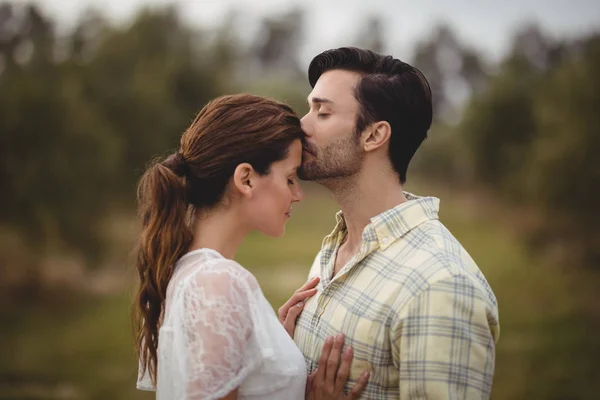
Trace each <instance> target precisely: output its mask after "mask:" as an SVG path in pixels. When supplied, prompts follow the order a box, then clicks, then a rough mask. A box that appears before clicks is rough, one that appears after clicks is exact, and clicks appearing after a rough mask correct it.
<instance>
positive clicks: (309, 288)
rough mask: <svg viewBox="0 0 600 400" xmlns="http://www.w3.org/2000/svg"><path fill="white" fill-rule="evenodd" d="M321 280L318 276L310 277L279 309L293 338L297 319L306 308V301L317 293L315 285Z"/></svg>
mask: <svg viewBox="0 0 600 400" xmlns="http://www.w3.org/2000/svg"><path fill="white" fill-rule="evenodd" d="M319 280H320V279H319V277H318V276H317V277H314V278H312V279H310V280H309V281H308V282H306V283H305V284H304V285H303V286H302V287H301V288H300V289H298V290H296V291H295V292H294V294H293V295H292V297H290V299H289V300H288V301H286V302H285V304H284V305H282V306H281V307H280V308H279V310H278V311H277V315H278V316H279V322H281V324H282V325H283V327H284V328H285V330H286V331H287V333H288V335H290V337H291V338H292V339H293V338H294V330H296V319H297V318H298V316H299V315H300V313H301V312H302V309H303V308H304V301H305V300H306V299H308V298H309V297H311V296H314V294H315V293H317V289H316V288H315V287H316V286H317V284H318V283H319Z"/></svg>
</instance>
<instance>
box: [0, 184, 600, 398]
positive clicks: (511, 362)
mask: <svg viewBox="0 0 600 400" xmlns="http://www.w3.org/2000/svg"><path fill="white" fill-rule="evenodd" d="M411 189H412V190H415V191H416V192H417V193H418V194H422V193H424V192H427V193H428V194H433V195H437V196H439V197H441V199H442V202H441V219H442V221H443V222H444V223H446V225H447V226H448V227H449V229H450V230H451V231H452V232H453V233H454V234H455V236H456V237H457V238H458V239H459V240H460V241H461V242H462V243H463V245H464V246H465V247H466V248H467V250H468V251H469V252H470V253H471V255H472V256H473V257H474V259H475V260H476V261H477V262H478V264H479V266H480V268H481V269H482V271H483V272H484V274H485V275H486V277H487V278H488V280H489V282H490V284H491V286H492V288H493V289H494V291H495V293H496V295H497V297H498V301H499V307H500V324H501V335H500V343H499V345H498V349H497V363H496V376H495V381H494V389H493V396H492V398H493V399H498V400H501V399H502V400H504V399H506V400H508V399H511V400H512V399H549V400H553V399H555V400H559V399H561V400H566V399H598V398H600V394H599V393H600V385H599V382H600V335H599V334H598V330H599V328H600V323H598V321H599V318H598V315H599V314H600V307H598V295H597V294H596V291H595V290H594V287H595V285H596V286H597V283H598V282H599V281H600V279H599V277H598V275H597V274H593V273H591V272H582V271H580V270H579V268H578V266H577V265H564V266H552V265H548V263H547V262H545V261H542V259H541V258H539V257H536V256H534V255H532V254H530V253H529V252H528V251H527V250H526V249H525V247H524V246H523V245H522V244H521V243H520V241H519V240H518V235H517V233H516V232H514V229H511V225H510V222H507V219H506V215H507V213H506V212H505V211H506V210H501V209H500V211H498V209H494V210H490V209H488V208H486V206H485V205H478V204H473V203H469V202H465V201H464V199H463V198H462V197H461V196H456V195H453V194H452V193H451V192H449V191H446V190H442V189H441V188H426V189H423V188H418V189H414V188H411V187H408V190H411ZM311 194H312V195H311ZM336 209H337V208H336V206H335V204H334V202H333V200H332V199H331V197H329V196H328V195H326V194H324V192H323V191H315V190H311V191H310V193H309V196H307V200H305V201H304V202H303V203H302V204H299V205H297V206H296V207H295V208H294V216H293V218H292V220H291V221H290V222H289V224H288V228H287V234H286V235H285V236H284V237H283V238H279V239H272V238H267V237H264V236H262V235H259V234H253V235H252V236H251V237H249V238H248V240H247V241H246V242H245V243H244V245H243V248H242V249H241V250H240V252H239V255H238V261H240V262H241V263H242V264H243V265H245V266H246V267H247V268H248V269H250V270H251V271H252V272H253V273H254V274H255V275H256V276H257V278H258V280H259V282H260V283H261V285H262V287H263V291H264V292H265V295H266V296H267V297H268V299H269V301H270V302H271V304H272V305H273V306H274V307H275V308H277V307H278V306H279V305H280V304H281V303H282V302H283V301H285V300H286V299H287V298H288V296H289V295H290V294H291V292H292V291H293V290H294V289H295V288H296V287H297V286H298V285H300V284H301V283H302V282H303V281H304V279H305V276H306V273H307V272H308V268H309V266H310V264H311V262H312V259H313V257H314V255H315V254H316V252H317V251H318V249H319V247H320V244H321V241H322V238H323V236H324V235H326V234H327V233H328V232H329V231H330V230H331V229H332V228H333V225H334V223H335V219H334V213H335V211H336ZM125 253H126V251H125V250H122V251H121V252H120V253H119V252H117V254H120V255H121V256H120V257H117V260H122V261H123V264H125V260H126V259H127V255H126V254H125ZM118 274H119V275H118V279H119V280H122V281H123V282H127V283H126V284H125V285H123V286H124V287H125V289H124V290H122V289H121V290H118V291H116V292H115V291H112V293H111V294H110V295H102V296H99V295H73V294H69V293H67V292H59V293H54V294H53V295H52V296H50V297H47V298H44V301H41V302H36V303H34V304H29V305H21V306H18V307H17V306H14V305H13V306H11V307H0V324H1V325H0V326H1V328H0V399H4V400H7V399H21V400H24V399H81V400H87V399H90V400H91V399H94V400H96V399H98V400H99V399H115V400H118V399H132V400H135V399H151V398H153V396H152V395H151V394H149V393H144V392H139V391H137V390H135V376H136V361H135V360H134V358H133V351H132V340H131V327H130V319H129V302H130V299H131V294H132V288H133V283H132V282H133V280H132V277H133V276H134V275H133V273H132V270H131V267H130V266H127V265H123V267H122V269H121V270H120V272H119V273H118Z"/></svg>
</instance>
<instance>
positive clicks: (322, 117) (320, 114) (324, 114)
mask: <svg viewBox="0 0 600 400" xmlns="http://www.w3.org/2000/svg"><path fill="white" fill-rule="evenodd" d="M330 115H331V114H327V113H318V114H317V117H318V118H321V119H324V118H327V117H328V116H330Z"/></svg>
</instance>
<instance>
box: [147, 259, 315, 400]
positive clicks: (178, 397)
mask: <svg viewBox="0 0 600 400" xmlns="http://www.w3.org/2000/svg"><path fill="white" fill-rule="evenodd" d="M157 370H158V381H157V385H156V387H153V385H152V383H151V381H150V379H149V376H148V375H147V374H145V375H144V376H141V374H140V376H139V377H138V382H137V388H138V389H142V390H156V397H157V399H159V400H184V399H185V400H191V399H194V400H196V399H219V398H221V397H224V396H226V395H227V394H228V393H229V392H231V391H232V390H234V389H235V388H239V392H238V393H239V394H238V398H239V399H267V400H278V399H286V400H301V399H304V390H305V384H306V366H305V363H304V357H303V356H302V353H301V352H300V350H299V349H298V348H297V347H296V345H295V344H294V342H293V340H292V339H291V338H290V337H289V335H288V334H287V332H286V331H285V329H284V328H283V326H282V325H281V324H280V323H279V320H278V319H277V316H276V315H275V312H274V311H273V308H272V307H271V305H270V304H269V303H268V302H267V300H266V299H265V297H264V295H263V293H262V291H261V290H260V286H259V285H258V282H257V281H256V279H255V278H254V276H253V275H252V274H251V273H250V272H249V271H248V270H246V269H244V268H243V267H242V266H241V265H239V264H238V263H236V262H235V261H232V260H228V259H226V258H224V257H222V256H221V255H220V254H219V253H217V252H216V251H214V250H210V249H200V250H195V251H192V252H190V253H188V254H186V255H184V256H183V257H182V258H181V259H180V260H179V261H178V262H177V264H176V266H175V271H174V273H173V278H172V279H171V281H170V283H169V286H168V288H167V299H166V303H165V317H164V321H163V324H162V326H161V328H160V330H159V334H158V366H157Z"/></svg>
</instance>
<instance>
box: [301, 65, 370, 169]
mask: <svg viewBox="0 0 600 400" xmlns="http://www.w3.org/2000/svg"><path fill="white" fill-rule="evenodd" d="M359 79H360V75H359V74H358V73H356V72H351V71H344V70H331V71H327V72H325V73H324V74H323V75H321V77H320V78H319V80H318V81H317V83H316V85H315V87H314V88H313V90H312V92H311V93H310V94H309V96H308V105H309V107H310V110H309V112H308V113H307V114H306V115H305V116H304V117H303V118H302V129H303V130H304V132H305V133H306V140H305V143H304V146H303V150H304V151H303V154H302V167H301V168H300V170H299V171H298V174H299V177H300V178H301V179H304V180H308V181H325V180H330V179H337V178H345V177H349V176H352V175H355V174H356V173H358V172H359V171H360V167H361V164H362V159H363V151H362V149H361V145H360V136H359V132H355V127H356V117H357V115H358V113H359V109H360V106H359V104H358V101H357V100H356V98H355V97H354V88H355V87H356V85H357V83H358V81H359Z"/></svg>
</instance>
